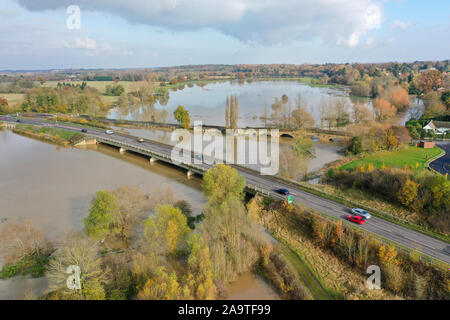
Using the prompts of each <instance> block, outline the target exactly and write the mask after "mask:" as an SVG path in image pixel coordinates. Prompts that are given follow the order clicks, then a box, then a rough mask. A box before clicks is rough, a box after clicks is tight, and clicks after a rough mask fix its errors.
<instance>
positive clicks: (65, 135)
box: [17, 124, 78, 140]
mask: <svg viewBox="0 0 450 320" xmlns="http://www.w3.org/2000/svg"><path fill="white" fill-rule="evenodd" d="M17 127H18V128H22V129H25V130H28V131H32V132H33V133H36V134H41V133H42V134H46V135H49V136H59V137H60V138H61V139H63V140H69V139H70V138H72V137H73V136H75V135H77V134H78V132H73V131H68V130H64V129H58V128H50V127H40V126H34V125H31V124H27V125H18V126H17Z"/></svg>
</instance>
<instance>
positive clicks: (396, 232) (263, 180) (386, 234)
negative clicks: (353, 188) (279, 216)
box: [21, 119, 450, 264]
mask: <svg viewBox="0 0 450 320" xmlns="http://www.w3.org/2000/svg"><path fill="white" fill-rule="evenodd" d="M21 122H22V123H25V124H38V125H42V124H43V122H42V121H39V120H35V119H22V120H21ZM45 124H46V125H48V126H52V127H56V128H64V129H67V130H71V131H77V132H80V130H81V128H79V127H76V126H72V125H67V124H57V123H48V122H47V123H45ZM87 134H89V135H90V136H94V137H97V138H100V139H102V138H103V139H104V138H106V139H113V140H115V141H117V142H118V143H122V144H123V145H124V147H125V148H126V146H125V145H127V146H132V147H135V148H136V149H145V150H148V152H150V153H151V152H158V153H160V154H163V155H165V156H167V157H170V155H171V152H172V150H173V146H170V145H166V144H163V143H159V142H155V141H151V140H147V139H145V140H144V141H143V142H139V141H138V139H139V137H134V136H130V135H125V134H121V133H113V134H109V135H108V134H106V133H105V132H104V131H101V130H95V129H87ZM197 166H199V167H201V168H202V169H203V170H204V171H206V170H208V169H210V168H211V167H212V165H209V164H206V163H202V164H198V165H197ZM235 167H236V168H237V170H238V171H239V173H240V174H241V175H242V176H244V177H245V179H246V181H247V184H250V185H253V186H257V187H258V188H261V189H264V191H266V193H267V192H270V194H271V196H272V197H274V198H283V197H282V196H281V195H278V194H277V193H275V192H274V190H277V189H281V188H286V189H289V190H290V193H291V195H292V196H293V197H294V201H295V202H297V203H301V204H303V205H305V206H307V207H310V208H312V209H314V210H317V211H320V212H323V213H325V214H327V215H329V216H332V217H335V218H338V219H344V220H345V217H346V216H347V215H349V214H350V212H351V210H350V208H348V207H346V206H344V205H342V204H340V203H337V202H334V201H331V200H328V199H324V198H321V197H319V196H317V195H314V194H311V193H308V192H306V191H303V190H299V189H296V188H293V187H292V185H291V184H288V183H285V182H283V181H281V180H279V179H274V178H273V177H271V176H261V175H259V174H258V173H257V172H254V171H251V170H248V169H244V168H240V167H238V166H235ZM355 227H356V225H355ZM357 227H360V228H362V229H365V230H368V231H370V232H372V233H375V234H377V235H378V236H381V237H383V238H385V239H388V240H391V241H394V242H396V243H398V244H400V245H403V246H405V247H408V248H410V249H417V250H419V251H421V252H423V253H424V254H426V255H428V256H430V257H433V258H435V259H438V260H441V261H444V262H446V263H447V264H450V245H449V244H448V243H446V242H444V241H441V240H437V239H434V238H432V237H429V236H427V235H424V234H422V233H419V232H417V231H413V230H411V229H408V228H405V227H402V226H400V225H397V224H395V223H391V222H388V221H386V220H383V219H380V218H377V217H372V218H371V219H369V220H368V221H367V222H366V223H365V224H364V225H362V226H357Z"/></svg>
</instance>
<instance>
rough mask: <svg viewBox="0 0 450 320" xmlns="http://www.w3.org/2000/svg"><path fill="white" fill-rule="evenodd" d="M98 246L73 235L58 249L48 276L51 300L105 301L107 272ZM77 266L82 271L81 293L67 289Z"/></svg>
mask: <svg viewBox="0 0 450 320" xmlns="http://www.w3.org/2000/svg"><path fill="white" fill-rule="evenodd" d="M99 249H100V248H99V247H98V245H97V243H96V242H95V241H93V240H91V239H89V238H87V237H85V236H83V235H80V234H79V235H71V236H69V238H68V239H67V240H66V241H65V242H64V244H63V245H62V246H60V247H58V249H57V251H56V252H55V253H54V255H53V256H52V259H51V260H50V264H49V271H48V274H47V278H48V282H49V288H50V290H52V291H53V292H52V293H51V294H50V298H51V299H64V300H72V299H75V300H78V299H81V300H84V299H87V300H104V299H105V290H104V285H105V284H106V283H107V281H108V278H107V272H105V270H103V268H102V261H101V256H100V255H99V254H98V252H99ZM70 266H76V267H78V268H79V269H80V274H79V276H80V285H81V288H80V289H79V290H71V289H69V288H68V287H67V279H68V277H69V275H68V274H67V268H68V267H70Z"/></svg>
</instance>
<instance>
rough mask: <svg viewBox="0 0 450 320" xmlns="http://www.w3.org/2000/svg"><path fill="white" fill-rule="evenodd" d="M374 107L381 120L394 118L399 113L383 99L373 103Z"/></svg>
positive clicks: (377, 99)
mask: <svg viewBox="0 0 450 320" xmlns="http://www.w3.org/2000/svg"><path fill="white" fill-rule="evenodd" d="M373 107H374V108H375V113H376V115H377V118H378V119H379V120H386V119H387V118H390V117H393V116H394V115H395V114H396V112H397V109H396V108H395V106H393V105H392V104H391V103H390V102H389V101H387V100H385V99H383V98H376V99H375V101H374V102H373Z"/></svg>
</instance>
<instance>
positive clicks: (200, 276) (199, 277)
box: [188, 233, 217, 300]
mask: <svg viewBox="0 0 450 320" xmlns="http://www.w3.org/2000/svg"><path fill="white" fill-rule="evenodd" d="M188 245H189V252H190V253H189V257H188V267H189V272H190V274H191V275H192V276H193V279H195V281H194V282H193V286H194V287H193V288H192V291H193V292H195V294H196V298H197V299H200V300H205V299H207V300H209V299H214V298H215V296H216V293H217V288H216V286H215V284H214V281H213V274H212V262H211V255H210V251H209V247H208V245H207V244H206V242H205V240H204V239H203V237H202V236H201V235H200V234H199V233H193V234H192V237H191V238H190V239H189V240H188Z"/></svg>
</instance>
